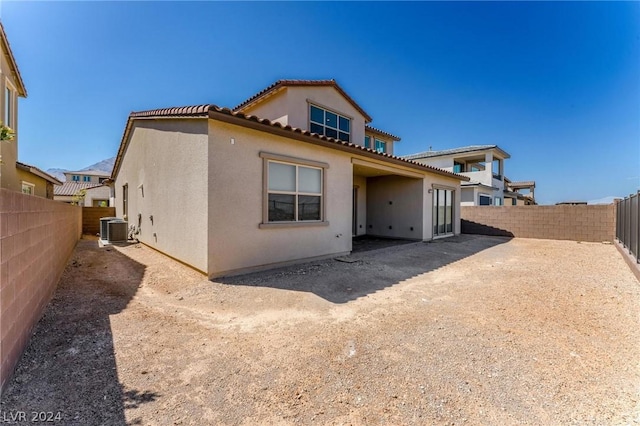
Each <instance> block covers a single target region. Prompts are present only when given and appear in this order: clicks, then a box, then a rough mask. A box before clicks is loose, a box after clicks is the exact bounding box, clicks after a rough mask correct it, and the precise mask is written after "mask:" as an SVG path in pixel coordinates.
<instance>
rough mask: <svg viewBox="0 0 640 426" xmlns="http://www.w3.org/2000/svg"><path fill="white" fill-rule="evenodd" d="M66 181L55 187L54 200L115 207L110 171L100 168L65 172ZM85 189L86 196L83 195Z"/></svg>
mask: <svg viewBox="0 0 640 426" xmlns="http://www.w3.org/2000/svg"><path fill="white" fill-rule="evenodd" d="M64 176H65V178H66V181H65V182H64V184H63V185H62V186H59V187H56V188H55V189H54V200H57V201H62V202H64V203H78V204H79V205H82V206H85V207H110V206H111V207H113V199H112V197H111V189H110V187H109V185H108V181H109V173H105V172H102V171H99V170H85V171H79V172H65V173H64ZM82 191H84V197H82Z"/></svg>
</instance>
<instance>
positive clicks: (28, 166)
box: [16, 161, 62, 185]
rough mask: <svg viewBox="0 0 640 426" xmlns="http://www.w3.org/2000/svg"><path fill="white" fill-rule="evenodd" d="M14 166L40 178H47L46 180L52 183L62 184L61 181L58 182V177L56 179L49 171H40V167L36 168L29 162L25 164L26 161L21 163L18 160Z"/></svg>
mask: <svg viewBox="0 0 640 426" xmlns="http://www.w3.org/2000/svg"><path fill="white" fill-rule="evenodd" d="M16 167H17V168H18V169H22V170H26V171H27V172H29V173H33V174H34V175H36V176H39V177H41V178H42V179H44V180H47V181H49V182H51V183H52V184H54V185H62V182H60V181H59V180H58V179H56V178H55V177H53V176H51V175H50V174H49V173H47V172H44V171H42V170H41V169H39V168H37V167H36V166H32V165H31V164H27V163H22V162H20V161H16Z"/></svg>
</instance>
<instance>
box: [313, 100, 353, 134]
mask: <svg viewBox="0 0 640 426" xmlns="http://www.w3.org/2000/svg"><path fill="white" fill-rule="evenodd" d="M311 107H314V108H318V109H321V110H322V111H324V114H325V115H324V117H325V122H324V123H318V122H317V121H313V120H311ZM307 110H308V114H309V131H310V132H313V130H311V124H312V123H313V124H315V125H317V126H322V135H324V136H327V130H326V129H331V130H335V131H336V135H337V137H335V138H334V139H339V140H341V141H343V142H351V141H352V139H353V138H352V136H351V127H352V126H353V119H352V118H351V117H347V116H346V115H344V114H341V113H339V112H337V111H335V110H332V109H331V108H327V107H324V106H321V105H318V104H316V103H313V102H308V108H307ZM327 112H330V113H331V114H335V115H337V116H338V118H337V123H336V125H337V127H332V126H329V125H327V123H326V121H327V120H326V113H327ZM340 118H344V119H345V120H348V121H349V131H348V132H345V131H344V130H340ZM340 133H344V134H346V135H348V136H349V140H344V139H341V138H340ZM327 137H331V136H327Z"/></svg>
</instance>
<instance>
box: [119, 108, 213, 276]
mask: <svg viewBox="0 0 640 426" xmlns="http://www.w3.org/2000/svg"><path fill="white" fill-rule="evenodd" d="M207 140H208V137H207V120H206V119H182V120H170V119H167V120H136V121H135V122H134V124H133V129H132V131H131V137H130V142H129V145H128V147H127V150H126V152H125V155H124V157H123V160H122V165H121V167H120V170H119V173H118V175H117V177H116V182H115V190H116V215H117V216H118V217H122V216H123V205H122V203H123V197H122V196H123V185H125V184H128V185H129V208H128V210H129V217H128V221H129V225H138V214H140V218H141V220H140V234H139V235H138V239H139V240H140V241H141V242H143V243H145V244H147V245H149V246H151V247H153V248H155V249H157V250H160V251H162V252H164V253H167V254H169V255H170V256H172V257H174V258H176V259H178V260H180V261H182V262H185V263H187V264H189V265H191V266H193V267H195V268H197V269H199V270H201V271H206V270H207V262H208V259H207V217H208V216H207V209H208V199H209V197H208V196H207V194H208V180H207V173H208V172H207V158H208V156H207V151H208V145H207ZM150 216H153V221H152V220H151V219H150ZM154 234H155V235H154Z"/></svg>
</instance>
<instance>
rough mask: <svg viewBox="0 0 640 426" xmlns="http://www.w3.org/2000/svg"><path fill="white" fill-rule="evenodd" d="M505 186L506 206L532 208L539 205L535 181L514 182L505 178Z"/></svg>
mask: <svg viewBox="0 0 640 426" xmlns="http://www.w3.org/2000/svg"><path fill="white" fill-rule="evenodd" d="M504 184H505V188H504V205H505V206H531V205H535V204H537V203H536V198H535V189H536V182H535V181H533V180H531V181H524V182H512V181H511V180H509V179H508V178H507V177H505V178H504ZM523 191H524V192H523Z"/></svg>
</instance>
